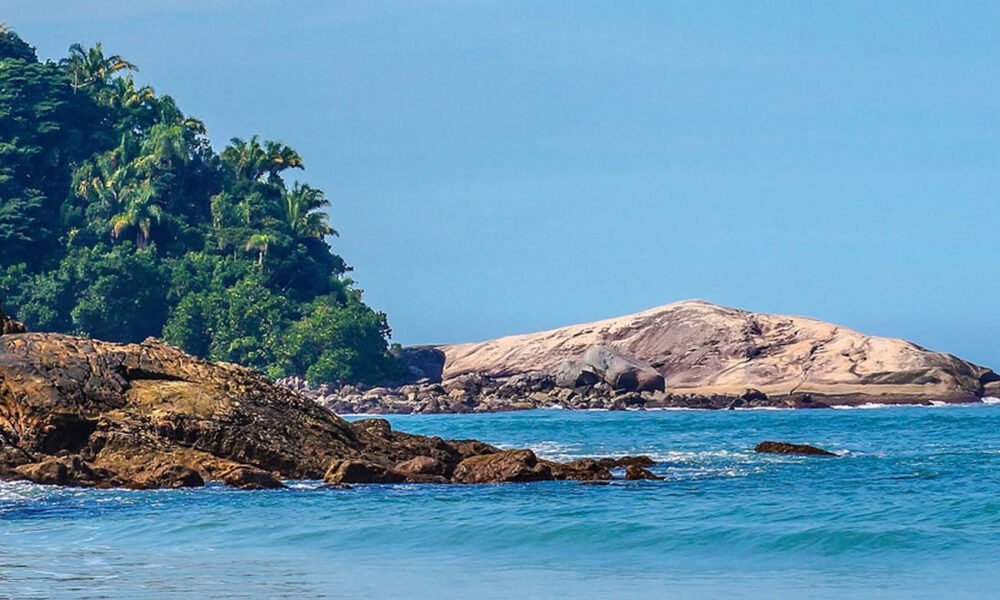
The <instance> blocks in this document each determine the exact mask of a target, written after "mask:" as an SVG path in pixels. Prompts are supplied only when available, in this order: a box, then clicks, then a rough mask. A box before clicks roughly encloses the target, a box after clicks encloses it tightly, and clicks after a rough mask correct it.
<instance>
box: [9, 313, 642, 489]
mask: <svg viewBox="0 0 1000 600" xmlns="http://www.w3.org/2000/svg"><path fill="white" fill-rule="evenodd" d="M648 464H649V459H647V458H644V457H639V458H627V457H626V458H624V459H621V458H619V459H581V460H576V461H571V462H556V461H549V460H544V459H541V458H538V457H537V456H536V455H535V454H534V453H533V452H532V451H531V450H502V449H500V448H497V447H494V446H491V445H490V444H486V443H483V442H480V441H477V440H445V439H442V438H439V437H426V436H418V435H411V434H407V433H403V432H399V431H395V430H393V429H392V427H391V426H390V424H389V423H388V421H385V420H383V419H366V420H361V421H357V422H354V423H348V422H347V421H345V420H343V419H341V418H340V417H338V416H337V415H335V414H334V413H333V412H331V411H329V410H327V409H326V408H323V407H321V406H320V405H319V404H317V403H316V402H314V401H312V400H310V399H308V398H306V397H304V396H302V395H300V394H297V393H295V392H293V391H291V390H288V389H285V388H283V387H280V386H276V385H274V384H272V383H270V382H269V381H268V380H267V379H266V378H264V377H263V376H262V375H260V374H258V373H256V372H254V371H251V370H249V369H246V368H243V367H239V366H236V365H230V364H213V363H209V362H206V361H203V360H200V359H197V358H194V357H192V356H190V355H188V354H185V353H184V352H182V351H180V350H178V349H177V348H174V347H172V346H169V345H166V344H164V343H162V342H159V341H157V340H155V339H148V340H146V341H145V342H142V343H141V344H113V343H108V342H100V341H97V340H90V339H85V338H79V337H73V336H68V335H60V334H41V333H16V334H7V335H2V336H0V480H27V481H32V482H35V483H40V484H52V485H68V486H82V487H99V488H104V487H126V488H137V489H148V488H178V487H192V486H201V485H204V484H205V482H206V481H219V482H222V483H225V484H226V485H229V486H232V487H237V488H242V489H269V488H278V487H283V484H282V480H289V479H309V480H318V479H322V480H324V481H325V482H327V483H328V484H330V485H332V486H339V487H343V486H345V485H350V484H352V483H442V484H443V483H461V484H466V483H504V482H520V481H541V480H580V481H593V480H608V479H612V478H618V477H622V476H624V477H626V478H632V479H635V478H644V477H647V476H648V477H652V474H650V473H648V472H646V471H643V470H642V469H644V468H645V466H647V465H648ZM618 469H625V472H624V474H622V473H618V472H617V470H618Z"/></svg>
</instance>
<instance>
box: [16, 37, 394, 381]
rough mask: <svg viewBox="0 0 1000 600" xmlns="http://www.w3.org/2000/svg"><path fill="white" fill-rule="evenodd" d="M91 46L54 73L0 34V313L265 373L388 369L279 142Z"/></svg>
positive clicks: (377, 332) (377, 320)
mask: <svg viewBox="0 0 1000 600" xmlns="http://www.w3.org/2000/svg"><path fill="white" fill-rule="evenodd" d="M135 71H136V66H135V65H133V64H132V63H130V62H129V61H127V60H125V59H124V58H122V57H121V56H118V55H108V54H106V53H105V51H104V48H103V47H102V46H101V44H97V45H95V46H94V47H92V48H85V47H83V46H81V45H79V44H74V45H73V46H71V47H70V49H69V54H68V56H67V57H66V58H65V59H63V60H60V61H58V62H52V61H47V62H41V61H39V60H38V58H37V55H36V53H35V50H34V48H32V47H31V46H30V45H28V44H27V43H25V42H24V41H23V40H22V39H21V38H20V37H18V36H17V34H16V33H14V32H13V31H11V30H10V29H8V28H6V27H4V26H2V25H0V300H3V299H6V301H7V306H8V310H9V311H10V312H12V313H14V314H16V315H17V316H18V317H19V318H20V319H22V320H23V321H25V322H26V323H27V324H28V326H29V328H32V329H35V330H43V331H60V332H67V333H74V334H79V335H87V336H93V337H98V338H102V339H107V340H111V341H119V342H134V341H140V340H142V339H144V338H145V337H147V336H157V337H163V338H165V339H166V340H167V341H168V342H170V343H174V344H177V345H178V346H180V347H181V348H183V349H185V350H187V351H189V352H191V353H194V354H197V355H200V356H203V357H206V358H209V359H212V360H224V361H231V362H236V363H241V364H244V365H247V366H250V367H253V368H256V369H259V370H261V371H263V372H265V373H267V374H268V375H270V376H272V377H280V376H284V375H304V376H308V378H309V379H310V380H311V381H313V382H321V381H332V380H347V381H365V382H372V381H377V380H380V379H385V378H391V377H393V376H395V375H397V374H398V373H399V368H400V367H399V365H398V363H397V362H396V361H395V359H393V358H392V356H391V355H390V354H389V353H388V338H389V335H390V330H389V326H388V322H387V319H386V316H385V315H384V314H382V313H380V312H376V311H373V310H372V309H371V308H369V307H368V306H366V305H365V304H364V302H363V301H362V294H361V291H360V290H359V289H357V288H356V287H355V285H354V283H353V281H352V280H351V279H350V278H348V276H347V275H348V273H349V272H350V270H351V269H350V267H349V266H348V265H347V263H346V262H345V261H344V260H343V259H342V258H341V257H340V256H338V255H337V254H336V253H334V252H333V250H332V248H331V246H330V239H331V238H332V237H333V236H336V235H337V232H336V231H335V230H334V228H333V227H332V226H331V224H330V221H329V216H328V213H327V212H326V209H327V208H328V207H329V206H330V200H329V199H328V198H327V197H326V195H325V194H324V193H323V191H322V190H320V189H318V188H315V187H312V186H310V185H308V184H307V183H303V182H299V181H291V182H289V181H288V180H290V179H291V177H292V176H293V174H295V173H297V172H299V171H302V170H303V169H304V167H305V165H304V162H303V160H302V157H301V156H300V155H299V154H298V152H296V151H295V150H294V149H292V148H290V147H288V146H286V145H285V144H283V143H281V142H279V141H272V140H262V139H260V138H259V137H258V136H256V135H254V136H251V137H250V138H249V139H233V140H230V142H229V144H228V145H226V146H225V147H224V148H223V149H222V150H221V151H219V152H216V151H215V150H214V149H213V147H212V144H211V143H210V140H209V139H208V137H207V136H206V129H205V126H204V124H203V123H202V122H201V121H199V120H197V119H194V118H192V117H190V116H188V115H185V114H184V113H183V112H181V110H180V108H179V107H178V106H177V104H176V103H175V101H174V100H173V98H171V97H170V96H167V95H157V94H156V92H155V91H154V89H153V88H151V87H149V86H141V85H139V84H137V83H136V81H135V79H134V75H133V73H134V72H135Z"/></svg>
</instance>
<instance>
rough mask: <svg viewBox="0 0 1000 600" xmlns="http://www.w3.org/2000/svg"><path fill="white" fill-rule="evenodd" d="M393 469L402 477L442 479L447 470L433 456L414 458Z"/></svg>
mask: <svg viewBox="0 0 1000 600" xmlns="http://www.w3.org/2000/svg"><path fill="white" fill-rule="evenodd" d="M393 469H394V470H395V471H397V472H399V473H403V474H404V475H439V476H442V477H443V476H444V474H445V473H446V472H447V470H448V469H447V467H446V466H445V464H444V463H443V462H441V461H440V460H438V459H436V458H434V457H433V456H415V457H413V458H411V459H410V460H404V461H403V462H401V463H399V464H397V465H396V466H395V467H393Z"/></svg>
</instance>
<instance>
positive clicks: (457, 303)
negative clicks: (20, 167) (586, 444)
mask: <svg viewBox="0 0 1000 600" xmlns="http://www.w3.org/2000/svg"><path fill="white" fill-rule="evenodd" d="M121 4H122V3H120V2H111V1H107V2H92V1H75V2H73V3H69V2H46V1H32V2H10V1H3V2H0V6H2V13H0V14H2V15H3V17H2V20H4V21H6V22H8V24H9V25H11V26H12V27H13V28H14V29H15V30H17V31H18V32H19V33H21V34H22V35H23V36H24V37H25V38H26V39H28V41H29V42H31V43H33V44H34V45H36V46H37V47H38V49H39V53H40V55H41V56H43V57H51V58H56V57H59V56H62V55H63V54H64V53H65V51H66V48H67V47H68V46H69V45H70V44H71V43H73V42H76V41H79V42H83V43H85V44H88V45H89V44H91V43H93V42H96V41H99V40H100V41H103V42H104V44H105V47H106V48H107V50H109V51H111V52H115V53H120V54H122V55H124V56H125V57H126V58H128V59H129V60H132V61H133V62H135V63H137V64H138V65H139V66H140V68H141V72H140V74H139V76H140V79H141V80H143V81H146V82H149V83H152V84H153V85H154V87H156V89H157V91H158V92H161V93H169V94H171V95H173V96H174V97H175V98H176V99H177V100H178V102H179V104H180V105H181V107H182V108H183V109H184V110H185V111H187V112H189V113H191V114H193V115H195V116H197V117H199V118H201V119H203V120H204V121H205V122H206V123H207V125H208V128H209V134H210V135H211V136H212V138H213V140H214V141H215V142H216V143H217V144H219V143H222V142H224V141H225V140H227V139H228V138H229V137H232V136H236V135H240V136H249V135H251V134H253V133H260V134H262V135H264V136H266V137H270V138H276V139H281V140H282V141H284V142H286V143H288V144H290V145H291V146H293V147H295V148H297V149H298V150H299V151H300V152H301V153H302V154H303V156H304V157H305V159H306V166H307V169H306V171H305V173H303V174H302V178H303V179H305V180H308V181H309V182H310V183H313V184H315V185H318V186H320V187H322V188H324V189H325V190H326V191H327V192H328V194H329V195H330V197H331V198H332V199H333V201H334V207H333V210H332V215H333V221H334V225H335V227H336V228H337V229H338V230H340V232H341V234H342V237H341V238H340V239H338V240H336V249H337V251H338V252H340V253H342V254H343V255H344V256H345V257H346V258H347V259H348V261H349V262H350V263H351V264H352V265H354V267H355V269H356V272H355V277H356V279H357V280H358V281H359V282H360V285H361V287H362V288H364V289H365V290H366V298H367V300H368V301H369V303H370V304H372V305H373V306H375V307H377V308H378V309H380V310H384V311H386V312H387V313H388V314H389V316H390V322H391V324H392V326H393V329H394V331H395V337H396V339H397V340H398V341H401V342H404V343H429V342H454V341H465V340H475V339H482V338H487V337H493V336H499V335H503V334H510V333H519V332H525V331H530V330H537V329H543V328H548V327H554V326H559V325H564V324H569V323H574V322H581V321H589V320H594V319H598V318H603V317H610V316H616V315H620V314H625V313H629V312H633V311H637V310H641V309H644V308H648V307H651V306H656V305H659V304H665V303H668V302H671V301H675V300H680V299H685V298H704V299H706V300H710V301H713V302H718V303H722V304H728V305H732V306H739V307H744V308H748V309H752V310H760V311H768V312H778V313H790V314H802V315H809V316H815V317H818V318H822V319H825V320H830V321H835V322H839V323H842V324H845V325H849V326H852V327H855V328H858V329H861V330H862V331H866V332H869V333H876V334H882V335H892V336H898V337H906V338H909V339H913V340H914V341H917V342H918V343H921V344H923V345H926V346H929V347H932V348H935V349H940V350H946V351H949V352H952V353H954V354H957V355H960V356H962V357H964V358H969V359H973V360H977V361H980V362H983V363H987V364H991V365H993V366H997V367H1000V344H997V342H996V339H997V337H998V335H1000V316H998V314H1000V313H998V307H997V304H998V302H997V301H998V299H1000V277H998V275H1000V265H998V258H1000V252H998V251H1000V228H998V222H1000V220H998V217H1000V168H998V167H1000V5H998V4H997V3H987V2H983V3H972V2H966V3H958V2H949V3H940V2H939V3H930V2H927V3H923V2H768V3H750V2H740V3H735V2H733V3H730V2H718V3H695V2H685V3H680V2H676V3H673V2H647V3H638V2H635V3H633V2H544V3H542V2H523V3H518V2H430V1H428V2H420V3H415V2H373V1H371V0H365V1H362V2H327V1H315V0H314V1H300V2H296V3H294V4H292V3H275V2H263V1H255V0H250V1H248V0H239V1H236V0H229V1H215V2H212V3H205V2H200V1H198V2H195V1H174V2H141V3H139V2H135V3H131V4H130V5H129V6H124V7H123V6H121ZM205 4H210V6H209V7H205V6H203V5H205Z"/></svg>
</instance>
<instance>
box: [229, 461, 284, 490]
mask: <svg viewBox="0 0 1000 600" xmlns="http://www.w3.org/2000/svg"><path fill="white" fill-rule="evenodd" d="M219 479H221V480H222V483H224V484H226V485H228V486H229V487H234V488H239V489H241V490H273V489H278V488H283V487H285V484H283V483H282V482H281V480H280V479H278V478H277V477H275V476H274V473H271V472H270V471H265V470H264V469H258V468H257V467H250V466H246V465H240V466H238V467H233V468H232V469H229V470H228V471H225V472H224V473H222V474H221V475H220V476H219Z"/></svg>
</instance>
